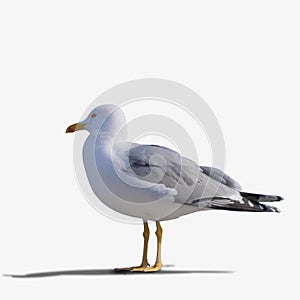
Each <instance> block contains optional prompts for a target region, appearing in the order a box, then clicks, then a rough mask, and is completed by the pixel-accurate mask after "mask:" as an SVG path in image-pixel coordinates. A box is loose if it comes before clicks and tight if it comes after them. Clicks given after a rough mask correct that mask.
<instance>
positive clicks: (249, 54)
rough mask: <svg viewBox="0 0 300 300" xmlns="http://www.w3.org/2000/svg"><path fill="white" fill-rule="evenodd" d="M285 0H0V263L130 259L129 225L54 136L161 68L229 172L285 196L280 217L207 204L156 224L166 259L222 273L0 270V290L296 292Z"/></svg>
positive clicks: (28, 293) (292, 76) (65, 293)
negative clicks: (205, 126) (86, 192)
mask: <svg viewBox="0 0 300 300" xmlns="http://www.w3.org/2000/svg"><path fill="white" fill-rule="evenodd" d="M298 5H299V3H298V2H297V1H262V0H260V1H205V3H204V1H151V2H149V1H147V2H146V1H112V0H111V1H102V2H100V1H48V2H46V1H2V2H1V7H0V14H1V15H0V23H1V24H0V28H1V47H0V49H1V50H0V51H1V69H0V72H1V75H0V76H1V90H0V93H1V95H0V98H1V137H2V143H1V162H0V163H1V210H0V213H1V219H0V222H1V248H0V273H1V274H25V273H31V272H43V271H58V270H72V269H78V270H84V269H96V270H99V269H109V268H113V267H116V266H123V265H132V264H136V263H139V262H140V258H141V248H142V235H141V231H142V228H140V227H138V226H133V225H125V224H122V223H118V222H114V221H112V220H110V219H108V218H105V217H103V216H102V215H101V214H99V213H98V212H97V211H95V210H93V209H92V208H91V206H90V205H89V204H88V203H87V202H86V201H85V200H84V197H83V196H82V194H81V192H80V189H79V187H78V185H77V184H76V180H75V176H74V171H73V160H72V151H73V149H72V147H73V138H74V137H73V136H72V135H68V136H67V135H65V133H64V130H65V128H66V126H67V125H69V124H71V123H73V122H75V121H77V120H78V119H79V118H80V116H81V114H82V112H83V111H84V109H85V108H86V107H87V106H88V105H89V104H90V103H91V101H93V100H94V99H95V98H96V97H97V96H98V95H99V94H100V93H102V92H103V91H105V90H106V89H108V88H110V87H112V86H114V85H116V84H118V83H121V82H123V81H128V80H132V79H137V78H144V77H158V78H166V79H170V80H175V81H178V82H181V83H183V84H185V85H187V86H189V87H190V88H192V89H193V90H195V91H196V92H197V93H199V94H200V95H201V96H202V97H203V98H204V99H205V100H206V101H207V103H208V104H209V106H210V107H211V108H212V109H213V111H214V112H215V115H216V116H217V118H218V120H219V122H220V125H221V127H222V129H223V133H224V137H225V141H226V149H227V160H226V171H227V172H228V173H229V174H231V175H232V176H233V177H234V178H236V179H237V180H238V181H239V182H241V184H242V185H243V187H244V188H245V189H246V190H249V191H257V192H266V193H268V192H269V193H275V194H280V195H283V196H285V198H286V201H285V202H283V203H282V204H281V205H280V207H281V209H282V213H281V214H267V213H266V214H252V213H234V212H220V211H219V212H206V213H198V214H193V215H189V216H186V217H182V218H180V219H178V220H174V221H170V222H165V223H163V228H164V239H163V242H164V244H163V261H164V263H165V264H174V265H175V266H174V267H171V268H168V269H170V270H181V269H184V270H198V271H206V270H232V271H235V272H234V273H230V274H210V273H205V272H203V273H196V274H164V273H162V274H151V275H133V276H118V275H117V276H110V275H99V276H73V277H71V276H69V277H68V276H65V277H48V278H37V279H12V278H9V277H3V276H2V277H1V279H0V280H1V282H0V297H1V299H21V297H22V298H26V299H27V298H28V299H61V298H68V299H82V298H84V297H85V298H88V299H100V297H102V299H106V297H109V296H111V297H114V298H120V299H121V298H122V299H129V298H130V299H138V298H141V297H143V298H144V299H151V298H152V299H153V298H155V297H160V296H164V297H171V296H174V297H176V298H182V297H189V298H190V297H191V298H199V297H201V298H204V299H220V298H221V297H222V298H225V299H227V298H229V297H230V299H241V297H242V299H253V298H254V297H256V298H259V299H260V298H265V297H268V299H282V298H283V297H288V298H289V299H299V291H298V288H297V286H296V284H297V283H298V279H297V276H298V271H299V267H300V266H299V250H300V249H299V245H298V244H297V240H299V233H298V230H299V219H298V213H299V201H300V199H299V194H298V191H297V190H298V185H299V183H298V177H299V175H298V174H299V171H298V168H299V159H298V155H299V150H300V149H299V133H298V130H299V119H298V114H299V106H298V105H297V103H298V102H299V96H300V92H299V79H300V78H299V68H300V60H299V53H300V47H299V26H300V19H299V7H298ZM199 162H200V163H201V161H199ZM151 229H154V228H153V227H151ZM153 232H154V230H153ZM154 237H155V235H153V236H152V238H153V239H151V247H150V257H151V261H153V258H154V257H153V256H154V252H155V243H154V242H155V239H154ZM103 297H104V298H103Z"/></svg>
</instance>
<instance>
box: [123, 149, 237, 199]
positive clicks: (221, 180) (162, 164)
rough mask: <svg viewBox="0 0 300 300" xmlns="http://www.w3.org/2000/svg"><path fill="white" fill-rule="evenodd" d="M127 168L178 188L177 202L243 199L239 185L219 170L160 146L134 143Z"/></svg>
mask: <svg viewBox="0 0 300 300" xmlns="http://www.w3.org/2000/svg"><path fill="white" fill-rule="evenodd" d="M128 156H129V164H130V166H129V167H128V168H127V169H126V171H127V172H131V173H132V175H134V176H137V177H139V178H140V179H143V180H146V181H148V182H152V183H161V184H164V185H165V186H166V187H168V188H175V189H176V191H177V195H176V196H175V201H176V202H179V203H184V204H192V205H198V204H199V201H205V200H208V199H212V198H214V197H217V198H223V199H234V200H239V199H240V198H241V196H240V194H239V192H238V191H237V189H236V188H237V187H240V185H238V183H237V182H235V181H234V180H233V179H231V178H230V177H229V176H228V175H226V174H225V173H223V172H222V171H220V170H218V169H215V168H208V167H204V168H203V167H200V166H199V165H198V164H197V163H196V162H194V161H192V160H190V159H188V158H185V157H182V156H181V155H180V154H179V153H177V152H176V151H173V150H171V149H169V148H166V147H161V146H157V145H139V144H133V146H132V147H131V149H130V150H129V155H128Z"/></svg>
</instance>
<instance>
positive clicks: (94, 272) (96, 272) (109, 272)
mask: <svg viewBox="0 0 300 300" xmlns="http://www.w3.org/2000/svg"><path fill="white" fill-rule="evenodd" d="M230 273H234V271H231V270H176V269H167V270H166V269H163V270H160V271H159V272H154V273H139V272H138V273H137V272H130V271H122V272H115V271H114V270H113V269H89V270H60V271H49V272H39V273H29V274H24V275H17V274H5V275H4V276H7V277H12V278H42V277H55V276H120V275H129V276H133V275H140V276H149V275H150V276H151V275H154V274H155V275H175V274H230Z"/></svg>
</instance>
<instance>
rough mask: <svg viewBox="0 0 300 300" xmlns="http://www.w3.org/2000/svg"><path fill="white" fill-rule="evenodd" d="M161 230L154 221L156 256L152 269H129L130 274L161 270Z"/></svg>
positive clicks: (158, 224) (144, 267)
mask: <svg viewBox="0 0 300 300" xmlns="http://www.w3.org/2000/svg"><path fill="white" fill-rule="evenodd" d="M162 232H163V230H162V228H161V226H160V223H159V222H158V221H156V232H155V234H156V236H157V254H156V261H155V264H154V265H153V266H152V267H147V265H146V266H143V265H142V266H140V267H138V268H133V269H131V272H156V271H159V270H160V269H161V266H162V262H161V239H162Z"/></svg>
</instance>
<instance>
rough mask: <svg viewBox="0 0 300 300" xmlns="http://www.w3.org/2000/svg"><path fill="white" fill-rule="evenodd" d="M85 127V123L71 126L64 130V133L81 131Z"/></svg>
mask: <svg viewBox="0 0 300 300" xmlns="http://www.w3.org/2000/svg"><path fill="white" fill-rule="evenodd" d="M85 125H86V123H75V124H72V125H70V126H69V127H68V128H67V129H66V133H70V132H75V131H78V130H83V129H85Z"/></svg>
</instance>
